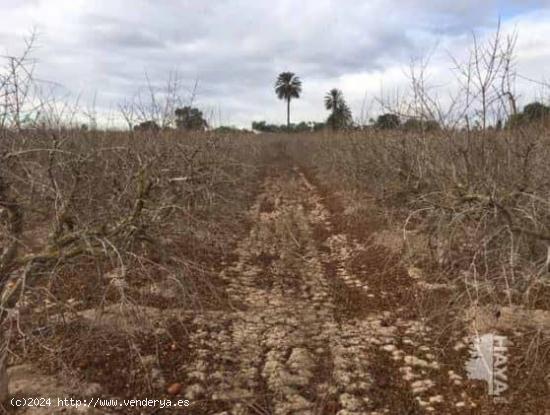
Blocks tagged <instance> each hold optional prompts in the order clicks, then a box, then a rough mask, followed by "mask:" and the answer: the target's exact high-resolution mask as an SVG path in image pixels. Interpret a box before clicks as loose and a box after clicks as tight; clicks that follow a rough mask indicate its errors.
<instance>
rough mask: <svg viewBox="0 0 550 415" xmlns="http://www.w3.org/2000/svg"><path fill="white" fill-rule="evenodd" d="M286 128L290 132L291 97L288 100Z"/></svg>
mask: <svg viewBox="0 0 550 415" xmlns="http://www.w3.org/2000/svg"><path fill="white" fill-rule="evenodd" d="M286 130H287V132H290V98H288V99H287V100H286Z"/></svg>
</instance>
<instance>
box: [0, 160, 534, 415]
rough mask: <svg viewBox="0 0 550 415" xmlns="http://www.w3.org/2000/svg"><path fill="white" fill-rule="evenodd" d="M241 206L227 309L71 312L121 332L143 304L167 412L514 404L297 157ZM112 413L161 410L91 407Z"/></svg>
mask: <svg viewBox="0 0 550 415" xmlns="http://www.w3.org/2000/svg"><path fill="white" fill-rule="evenodd" d="M249 216H250V220H251V222H252V224H253V225H252V227H251V229H250V231H249V233H248V236H247V237H246V238H244V239H242V240H241V241H240V243H239V244H238V246H237V248H236V249H235V251H234V255H233V258H234V260H231V261H228V262H227V263H226V264H225V266H224V268H223V270H222V272H221V273H220V278H221V282H222V284H223V285H224V290H225V293H226V295H227V304H228V306H227V307H224V308H221V309H204V310H186V309H181V308H176V309H165V308H164V307H163V309H162V312H158V313H155V311H154V308H155V307H152V305H151V304H148V305H149V306H148V307H145V306H140V305H139V304H135V305H133V307H134V308H133V311H132V310H130V311H128V309H126V311H125V309H124V308H123V307H118V308H117V307H114V308H113V307H111V308H109V309H108V312H103V313H102V314H101V315H100V316H99V317H97V318H96V317H94V315H93V313H91V312H90V311H84V312H79V314H78V316H79V318H80V321H87V323H88V324H89V325H94V324H95V325H98V326H100V327H102V328H103V329H105V326H106V325H108V326H109V325H110V327H111V329H116V327H117V326H119V325H120V326H121V327H122V326H125V327H130V328H129V329H128V330H127V332H132V329H131V327H132V324H134V323H132V322H133V321H134V319H135V316H136V315H140V313H143V314H144V315H147V316H148V317H147V319H148V321H149V322H151V327H149V328H145V329H144V328H143V327H140V333H139V337H141V338H143V337H144V336H153V335H154V336H157V337H159V336H160V337H161V338H162V336H164V335H166V333H169V334H170V336H171V337H170V339H171V340H170V341H168V342H167V343H166V345H165V346H166V350H167V351H166V352H163V351H162V350H164V349H161V351H160V352H159V351H156V352H153V351H149V352H147V351H144V350H145V349H144V350H142V351H141V359H142V360H143V362H144V364H143V367H144V371H145V372H143V373H146V374H147V376H148V377H149V380H150V383H151V385H152V386H151V389H150V390H151V391H153V392H154V391H156V393H160V394H162V393H164V394H165V396H166V397H169V398H174V397H175V395H178V396H179V397H180V398H185V399H189V400H190V401H191V402H192V407H191V408H190V409H189V410H185V411H184V412H181V410H180V411H179V412H178V411H176V412H170V411H168V410H167V411H166V413H192V414H217V415H229V414H232V415H247V414H250V415H252V414H275V415H291V414H301V415H314V414H338V415H359V414H373V415H374V414H423V413H436V414H453V413H456V414H459V413H460V414H462V413H523V412H514V411H512V410H510V409H509V408H507V407H506V406H498V405H496V404H494V403H492V402H491V401H490V399H489V398H488V397H486V396H485V394H484V386H483V385H480V384H479V382H475V381H470V380H468V379H467V378H466V373H465V370H464V363H465V360H466V358H467V355H468V351H467V345H466V343H467V338H462V337H463V335H464V333H460V334H457V336H456V338H450V339H449V338H442V336H441V335H440V333H441V331H440V328H439V327H434V326H432V325H430V324H428V321H427V320H426V319H425V318H423V316H422V315H421V313H419V312H418V311H417V309H416V308H415V302H416V301H417V300H418V297H419V296H422V295H437V289H438V287H433V286H430V284H427V283H420V282H419V281H417V280H418V279H419V277H418V276H417V275H411V274H414V272H413V271H410V272H409V273H408V272H407V270H405V269H403V268H402V267H400V265H399V261H398V260H397V259H398V258H395V255H396V254H395V253H394V252H392V251H391V250H389V249H388V248H386V247H384V246H382V245H378V244H377V243H376V241H377V238H372V237H369V235H366V237H365V238H364V240H358V239H357V238H355V236H352V234H353V235H355V234H357V232H346V228H345V226H342V225H341V223H339V219H338V215H337V214H336V213H335V212H333V211H331V210H329V208H328V207H327V205H326V203H325V198H324V197H323V196H322V194H321V192H320V190H318V189H317V188H316V186H314V185H313V184H312V183H310V182H309V181H308V179H307V178H306V176H305V175H304V173H303V172H302V171H301V170H300V169H299V168H298V167H296V166H286V167H285V168H281V169H278V170H276V171H274V172H272V174H269V175H268V176H267V178H266V180H265V181H264V183H263V186H262V189H261V192H260V194H259V196H258V198H257V200H256V202H255V203H254V205H253V206H252V208H251V209H250V212H249ZM365 232H368V230H365ZM379 239H380V238H379ZM162 287H165V288H162ZM166 287H168V288H166ZM155 290H156V291H155V292H156V295H157V296H160V298H162V295H165V296H166V298H169V297H170V296H171V295H173V292H172V291H171V289H170V284H162V283H159V284H158V287H156V288H155ZM159 307H160V306H159ZM102 316H104V317H102ZM115 317H117V318H115ZM102 318H103V321H102ZM121 320H123V321H124V323H123V322H121ZM174 320H177V321H178V323H179V325H180V327H184V328H185V330H184V331H183V332H182V333H180V334H181V335H180V337H177V336H176V335H175V334H174V332H173V331H171V328H170V327H173V321H174ZM178 333H179V332H178ZM132 335H133V336H135V335H136V334H135V333H133V334H132ZM174 339H175V340H174ZM136 343H137V344H140V343H139V341H136ZM161 343H162V342H161ZM162 344H164V343H162ZM166 354H169V355H170V356H173V357H172V358H171V359H172V360H168V359H167V358H164V357H162V356H165V355H166ZM159 355H160V356H161V357H159ZM170 362H173V363H170ZM170 365H172V366H173V367H170ZM176 366H177V367H176ZM29 370H30V369H29V366H28V365H25V366H16V367H13V368H12V369H11V372H12V374H13V378H14V381H13V383H12V384H13V385H14V391H13V392H14V393H16V394H18V395H29V394H32V395H34V396H36V394H41V395H43V396H48V395H50V396H52V395H55V394H57V393H59V391H60V390H62V389H63V386H60V383H63V382H65V383H64V384H65V389H64V390H65V391H71V393H74V394H78V393H80V394H87V395H94V394H95V395H102V394H107V392H109V395H111V396H116V393H115V392H116V391H115V390H112V389H109V387H108V385H106V384H104V383H103V384H102V382H101V381H99V382H95V383H93V382H91V386H90V382H88V383H87V384H84V383H83V382H81V383H80V385H79V386H78V387H76V386H75V385H73V386H72V387H71V388H69V386H68V384H67V382H68V381H67V379H66V378H65V379H60V378H59V376H57V377H56V376H54V375H51V376H50V377H49V378H48V375H40V376H37V377H36V378H35V379H36V380H35V381H33V380H32V379H28V373H29ZM119 370H120V369H119ZM25 374H26V375H25ZM25 376H26V379H27V382H25V381H24V379H23V378H25ZM76 383H77V384H78V382H76ZM83 385H84V386H83ZM174 385H175V386H174ZM90 388H91V391H90ZM37 389H38V390H37ZM167 391H168V392H167ZM138 397H139V396H138ZM504 405H505V404H504ZM56 411H57V410H53V409H52V408H50V409H48V410H46V411H44V410H42V411H41V410H40V409H38V408H34V409H33V410H27V411H26V412H25V411H23V410H19V411H17V413H28V414H31V413H33V414H36V413H44V414H46V413H55V412H56ZM508 411H510V412H508ZM82 412H83V411H82V410H81V411H80V413H82ZM121 412H126V413H143V414H153V413H163V412H161V411H158V412H156V411H154V410H153V409H150V408H149V409H148V410H145V409H144V410H137V409H135V410H133V411H128V410H126V411H124V410H122V409H117V410H115V409H108V408H102V409H98V410H96V412H94V413H121ZM64 413H68V411H66V410H65V411H64ZM90 413H92V412H90ZM525 413H544V412H536V410H535V411H533V412H525Z"/></svg>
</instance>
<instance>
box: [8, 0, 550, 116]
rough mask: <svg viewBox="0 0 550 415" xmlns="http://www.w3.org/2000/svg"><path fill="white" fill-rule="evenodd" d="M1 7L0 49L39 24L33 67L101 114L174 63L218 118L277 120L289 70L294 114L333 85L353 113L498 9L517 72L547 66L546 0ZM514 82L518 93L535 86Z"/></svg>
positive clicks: (440, 72)
mask: <svg viewBox="0 0 550 415" xmlns="http://www.w3.org/2000/svg"><path fill="white" fill-rule="evenodd" d="M0 13H1V16H2V18H3V22H2V25H1V26H0V46H1V47H2V49H3V50H4V51H5V52H6V53H10V54H15V53H17V51H18V50H19V49H20V48H21V44H22V42H21V39H22V36H24V35H25V34H27V33H28V32H29V31H30V30H31V28H33V27H35V28H36V29H37V31H38V33H39V41H38V44H39V48H38V50H37V51H36V53H35V56H36V57H37V59H38V65H37V73H38V75H39V77H40V78H41V79H44V80H49V81H52V82H57V83H60V84H62V85H64V87H66V88H67V90H69V91H71V92H72V93H73V94H79V93H82V95H83V97H84V98H83V99H84V100H88V101H90V100H91V97H92V96H94V95H96V105H97V107H98V109H99V110H100V112H102V113H103V114H105V113H107V112H109V111H110V109H113V111H114V109H115V108H116V104H117V103H118V102H120V101H121V100H122V99H124V98H130V97H131V96H132V95H133V94H134V93H135V92H136V91H137V90H138V89H139V88H140V87H143V85H144V73H145V72H147V74H148V76H149V78H150V79H151V80H153V81H154V82H159V83H160V82H164V81H165V79H166V77H167V75H168V73H169V72H170V71H173V70H177V71H178V72H179V73H180V75H181V78H182V80H183V83H184V84H185V85H188V86H189V87H191V86H192V85H193V84H194V82H195V80H196V79H199V80H200V84H199V89H198V96H197V105H199V106H200V107H201V108H203V109H207V110H214V112H215V113H216V114H217V115H216V119H215V120H214V121H215V122H216V123H219V122H220V121H221V122H223V123H225V124H234V125H240V126H249V125H250V122H251V121H252V120H261V119H265V120H268V121H270V122H284V120H285V107H284V105H283V103H282V102H280V101H278V100H277V99H276V96H275V94H274V93H273V90H272V88H273V83H274V80H275V77H276V75H277V74H278V73H279V72H281V71H284V70H291V71H293V72H296V73H297V74H298V75H299V76H300V77H301V78H302V80H303V96H302V98H301V99H299V100H296V101H295V102H293V106H292V108H293V113H292V118H293V120H295V121H300V120H321V119H323V118H324V117H326V112H325V111H324V109H323V107H322V97H323V95H324V94H325V92H326V91H327V90H328V89H330V88H333V87H339V88H341V89H342V90H343V92H344V94H345V96H346V98H347V99H348V101H349V102H350V104H351V107H352V110H353V111H354V114H355V115H359V112H360V111H361V108H362V107H363V102H364V97H365V95H366V96H367V102H368V100H369V98H372V97H374V96H375V95H377V94H379V93H380V89H381V85H383V87H384V88H397V87H404V85H405V76H404V69H405V68H406V66H407V64H408V62H409V60H410V59H411V58H412V57H418V56H421V55H423V54H426V53H429V52H430V51H431V50H432V49H433V48H434V46H435V45H436V44H437V45H439V47H438V49H437V53H435V54H434V57H433V58H432V64H433V68H432V73H433V74H434V77H435V79H439V78H441V79H444V78H445V77H446V76H448V74H449V72H450V67H451V65H450V61H449V59H448V54H449V52H451V53H453V54H454V53H456V54H458V55H459V54H460V51H461V50H465V48H466V46H467V45H468V42H469V38H470V36H471V31H472V30H474V31H476V32H478V33H480V34H481V35H483V34H484V33H487V32H489V31H490V30H493V29H494V28H495V26H496V22H497V20H498V17H499V15H500V16H502V19H503V26H504V29H505V30H507V31H512V30H514V29H517V30H518V33H519V39H518V49H517V51H518V69H519V71H520V73H522V74H524V75H525V76H528V77H531V78H535V79H543V78H544V76H545V75H546V76H550V73H548V69H547V68H550V36H549V35H550V1H546V0H540V1H525V0H523V1H521V0H517V1H513V0H510V1H504V0H502V1H496V0H495V1H491V0H483V1H480V0H460V1H441V0H383V1H381V0H373V1H370V0H365V1H353V0H333V1H332V0H302V1H299V2H296V1H289V0H281V1H277V0H274V1H262V0H217V1H203V2H200V1H195V0H178V1H145V0H109V1H103V0H96V1H89V0H71V1H62V0H59V1H56V0H2V1H1V2H0ZM520 88H521V91H520V92H521V94H522V98H523V99H524V100H527V99H529V98H530V96H531V95H532V94H534V93H535V92H536V88H535V87H534V86H533V85H528V84H522V85H521V86H520ZM367 107H368V106H367ZM220 114H221V117H220ZM220 118H221V120H220Z"/></svg>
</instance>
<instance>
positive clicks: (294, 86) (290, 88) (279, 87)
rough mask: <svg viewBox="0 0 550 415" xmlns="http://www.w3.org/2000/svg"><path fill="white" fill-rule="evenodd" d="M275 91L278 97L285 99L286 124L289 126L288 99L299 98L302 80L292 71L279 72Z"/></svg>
mask: <svg viewBox="0 0 550 415" xmlns="http://www.w3.org/2000/svg"><path fill="white" fill-rule="evenodd" d="M275 93H276V94H277V97H278V98H279V99H282V100H285V101H286V104H287V105H286V125H287V127H288V128H290V100H291V99H292V98H300V94H301V93H302V81H301V80H300V78H299V77H298V76H297V75H296V74H295V73H293V72H281V73H280V74H279V76H278V77H277V80H276V81H275Z"/></svg>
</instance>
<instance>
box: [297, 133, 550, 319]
mask: <svg viewBox="0 0 550 415" xmlns="http://www.w3.org/2000/svg"><path fill="white" fill-rule="evenodd" d="M293 145H294V147H295V148H294V150H293V151H294V154H297V157H298V158H299V159H300V160H303V161H304V162H306V163H307V164H309V165H310V166H311V167H313V168H314V169H315V170H316V171H317V173H318V174H319V175H320V177H321V178H322V180H323V181H325V182H326V183H329V184H330V185H332V186H334V187H336V188H339V189H341V188H344V189H347V190H349V191H350V192H351V193H352V194H353V193H357V192H359V193H368V194H370V195H372V196H374V197H375V198H376V199H377V201H378V203H379V204H380V205H381V206H383V207H384V208H385V210H386V215H387V217H392V218H394V217H395V218H400V223H401V226H402V227H403V228H404V229H403V230H404V232H403V235H404V236H405V238H406V245H408V247H409V249H410V248H411V247H416V248H417V255H416V257H415V258H414V261H416V262H417V265H422V266H423V267H425V268H427V269H429V270H431V271H432V274H436V273H437V274H438V275H440V276H441V275H443V276H445V278H446V279H447V280H448V281H449V282H451V283H459V284H460V285H461V286H462V287H463V288H464V289H465V290H467V293H468V295H467V296H464V298H465V299H466V301H467V302H468V303H470V302H472V301H473V302H476V303H487V302H490V303H499V304H524V305H527V306H529V307H542V308H548V307H550V300H549V299H550V297H549V296H548V293H549V291H548V281H549V280H548V276H549V275H548V272H549V268H548V266H549V261H550V256H549V243H550V216H549V215H550V210H549V200H550V183H549V182H548V177H550V164H549V163H548V159H549V157H550V135H549V130H548V129H547V128H544V127H542V126H531V127H528V128H524V129H514V130H503V131H484V132H483V131H478V132H472V131H471V132H466V131H464V132H459V131H441V132H434V133H424V134H422V133H411V132H404V131H390V132H382V131H374V130H368V131H364V132H353V133H347V134H346V133H342V134H337V135H327V134H324V135H317V136H309V137H304V138H303V139H300V140H295V141H294V142H293ZM393 225H395V223H394V224H393ZM413 235H420V236H423V238H421V237H415V238H411V237H412V236H413ZM422 239H424V243H422ZM421 253H423V255H420V254H421Z"/></svg>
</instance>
